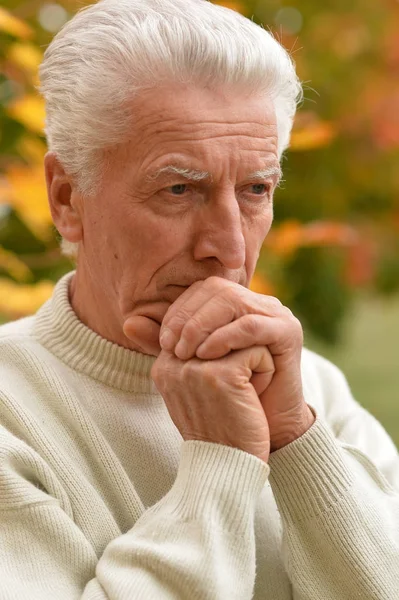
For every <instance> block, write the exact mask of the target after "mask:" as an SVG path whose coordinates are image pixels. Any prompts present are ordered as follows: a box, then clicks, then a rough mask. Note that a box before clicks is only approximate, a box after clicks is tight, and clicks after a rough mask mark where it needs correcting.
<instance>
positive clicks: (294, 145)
mask: <svg viewBox="0 0 399 600" xmlns="http://www.w3.org/2000/svg"><path fill="white" fill-rule="evenodd" d="M335 136H336V131H335V129H334V126H333V124H332V123H328V122H326V121H319V122H317V123H313V124H311V125H309V126H308V127H305V128H303V129H299V130H295V129H294V131H293V132H292V135H291V142H290V150H313V149H315V148H321V147H323V146H328V145H329V144H330V143H331V142H332V140H333V139H334V138H335Z"/></svg>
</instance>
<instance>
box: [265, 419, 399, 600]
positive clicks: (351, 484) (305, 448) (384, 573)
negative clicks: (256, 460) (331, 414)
mask: <svg viewBox="0 0 399 600" xmlns="http://www.w3.org/2000/svg"><path fill="white" fill-rule="evenodd" d="M269 464H270V467H271V474H270V482H271V486H272V489H273V492H274V495H275V498H276V502H277V505H278V507H279V510H280V513H281V517H282V521H283V558H284V562H285V567H286V569H287V572H288V574H289V577H290V579H291V583H292V585H293V590H294V592H295V596H294V597H297V598H301V599H302V598H306V599H307V600H316V599H317V600H319V599H320V598H323V600H337V598H339V599H340V600H352V598H357V597H359V598H363V599H365V600H371V599H373V600H374V599H375V600H377V599H378V600H385V599H386V600H392V598H394V597H395V594H396V593H397V582H398V580H399V498H398V496H397V495H396V494H395V493H394V491H393V490H392V488H391V487H390V486H389V484H388V483H387V482H386V480H385V479H384V478H383V477H382V476H381V475H380V474H379V472H378V470H377V469H376V468H375V467H374V465H372V464H371V463H370V462H369V461H368V460H367V458H366V457H364V455H362V454H361V453H360V452H359V451H357V450H356V449H351V448H350V447H346V446H344V445H342V444H340V442H338V441H337V440H336V439H335V438H334V437H333V436H332V434H331V433H330V431H329V430H328V428H327V427H326V426H325V425H324V424H323V423H321V422H320V421H319V420H317V421H316V423H315V425H314V426H313V427H312V428H311V429H310V430H309V431H308V432H307V433H306V434H305V435H304V436H303V437H302V438H300V439H298V440H296V441H295V442H293V443H292V444H290V445H289V446H286V447H285V448H283V449H281V450H279V451H277V452H275V453H273V454H272V455H271V457H270V463H269Z"/></svg>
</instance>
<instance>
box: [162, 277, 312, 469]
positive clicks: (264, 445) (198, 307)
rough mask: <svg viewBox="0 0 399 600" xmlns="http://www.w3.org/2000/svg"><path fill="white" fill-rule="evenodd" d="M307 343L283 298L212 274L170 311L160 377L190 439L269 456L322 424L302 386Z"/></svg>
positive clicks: (174, 414) (165, 322)
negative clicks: (303, 356)
mask: <svg viewBox="0 0 399 600" xmlns="http://www.w3.org/2000/svg"><path fill="white" fill-rule="evenodd" d="M302 344H303V333H302V327H301V324H300V322H299V321H298V319H297V318H296V317H294V315H293V314H292V312H291V311H290V310H289V309H288V308H286V307H284V306H283V305H282V304H281V302H280V301H279V300H277V299H276V298H273V297H270V296H264V295H261V294H257V293H255V292H252V291H251V290H248V289H247V288H244V287H243V286H241V285H239V284H236V283H233V282H231V281H228V280H225V279H222V278H219V277H210V278H208V279H206V280H205V281H198V282H196V283H194V284H193V285H191V286H190V288H189V289H187V290H186V291H185V292H184V293H183V294H182V295H181V296H180V297H179V298H178V299H177V300H176V301H175V302H174V303H173V304H172V305H171V307H170V308H169V310H168V312H167V313H166V315H165V317H164V319H163V322H162V327H161V332H160V345H161V348H162V350H161V353H160V355H159V356H158V358H157V360H156V362H155V364H154V367H153V371H152V376H153V379H154V381H155V384H156V386H157V388H158V390H159V391H160V393H161V394H162V396H163V397H164V399H165V402H166V404H167V407H168V410H169V412H170V414H171V417H172V419H173V421H174V423H175V425H176V426H177V427H178V429H179V431H180V432H181V434H182V436H183V438H184V439H200V440H206V441H211V442H216V443H223V444H226V445H231V446H234V447H238V448H241V449H243V450H245V451H247V452H250V453H252V454H254V455H256V456H258V457H259V458H261V459H262V460H265V461H267V460H268V457H269V452H270V451H274V450H277V449H279V448H281V447H283V446H285V445H287V444H289V443H290V442H292V441H294V440H295V439H297V438H298V437H300V436H301V435H303V433H305V432H306V431H307V430H308V429H309V427H310V426H311V425H312V423H313V422H314V415H313V413H312V412H311V411H310V409H309V407H308V405H307V404H306V403H305V400H304V397H303V391H302V379H301V368H300V367H301V351H302Z"/></svg>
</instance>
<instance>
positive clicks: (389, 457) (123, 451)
mask: <svg viewBox="0 0 399 600" xmlns="http://www.w3.org/2000/svg"><path fill="white" fill-rule="evenodd" d="M72 275H73V273H69V274H68V275H66V276H65V277H63V278H62V279H61V280H60V281H59V282H58V284H57V286H56V289H55V292H54V295H53V297H52V299H50V300H49V301H48V302H46V303H45V304H44V305H43V306H42V308H41V309H40V310H39V311H38V313H37V314H36V315H35V316H33V317H28V318H25V319H21V320H19V321H15V322H12V323H8V324H6V325H3V326H2V327H0V600H72V599H73V598H83V599H85V600H105V599H112V600H136V599H143V600H152V599H160V600H162V599H166V598H168V599H182V598H184V599H190V600H191V599H192V600H197V599H198V600H199V599H204V600H205V599H209V600H210V599H214V600H216V599H218V600H219V599H223V600H235V599H237V600H238V599H243V600H244V599H250V598H252V597H253V598H255V599H257V600H260V599H264V600H355V599H359V600H360V599H361V600H371V599H373V600H396V599H398V598H399V494H398V492H397V491H396V490H399V460H398V454H397V451H396V449H395V447H394V445H393V443H392V441H391V440H390V438H389V437H388V435H387V434H386V433H385V431H384V430H383V428H382V427H381V425H380V424H379V423H378V422H377V421H376V420H375V419H374V418H373V417H372V416H371V415H370V414H368V413H367V412H366V411H365V410H364V409H362V408H361V407H360V406H359V405H358V404H357V403H356V402H355V401H354V399H353V398H352V396H351V394H350V391H349V389H348V386H347V384H346V381H345V379H344V377H343V376H342V374H341V372H340V371H339V370H338V369H337V368H336V367H334V366H333V365H331V364H330V363H329V362H327V361H326V360H324V359H323V358H321V357H319V356H317V355H315V354H313V353H311V352H309V351H307V350H305V351H304V352H303V380H304V386H305V395H306V400H307V402H308V403H309V405H311V406H312V407H313V408H314V410H315V412H316V414H317V420H316V422H315V424H314V425H313V426H312V427H311V429H310V430H309V431H308V432H307V433H306V434H305V435H304V436H303V437H302V438H300V439H299V440H297V441H295V442H294V443H292V444H290V445H289V446H286V447H285V448H283V449H281V450H279V451H278V452H275V453H273V454H272V455H271V457H270V461H269V466H268V465H266V464H265V463H263V462H262V461H261V460H259V459H258V458H256V457H254V456H252V455H250V454H247V453H245V452H244V451H242V450H238V449H235V448H230V447H226V446H222V445H219V444H212V443H208V442H198V441H188V442H184V441H183V440H182V438H181V436H180V434H179V432H178V430H177V429H176V427H175V426H174V424H173V422H172V420H171V418H170V416H169V413H168V411H167V409H166V406H165V404H164V402H163V400H162V397H161V396H160V395H159V394H158V393H157V391H156V389H155V387H154V384H153V382H152V381H151V379H150V369H151V366H152V364H153V361H154V358H151V357H149V356H145V355H143V354H139V353H136V352H133V351H130V350H127V349H125V348H122V347H120V346H117V345H116V344H113V343H111V342H109V341H107V340H105V339H103V338H101V337H100V336H98V335H97V334H96V333H94V332H93V331H91V330H90V329H88V328H87V327H86V326H85V325H84V324H82V323H81V322H80V321H79V320H78V318H77V316H76V314H75V313H74V311H73V310H72V308H71V306H70V304H69V301H68V283H69V281H70V279H71V277H72Z"/></svg>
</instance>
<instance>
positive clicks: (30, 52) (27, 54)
mask: <svg viewBox="0 0 399 600" xmlns="http://www.w3.org/2000/svg"><path fill="white" fill-rule="evenodd" d="M6 59H7V60H8V61H9V62H11V63H12V64H13V65H16V66H17V67H19V68H21V69H23V71H25V72H26V73H28V75H29V77H30V80H31V83H32V84H33V85H38V84H39V75H38V69H39V65H40V63H41V62H42V60H43V53H42V51H41V50H39V48H37V46H35V45H34V44H30V43H29V42H15V43H14V44H12V45H11V46H10V47H9V49H8V52H7V54H6Z"/></svg>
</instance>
